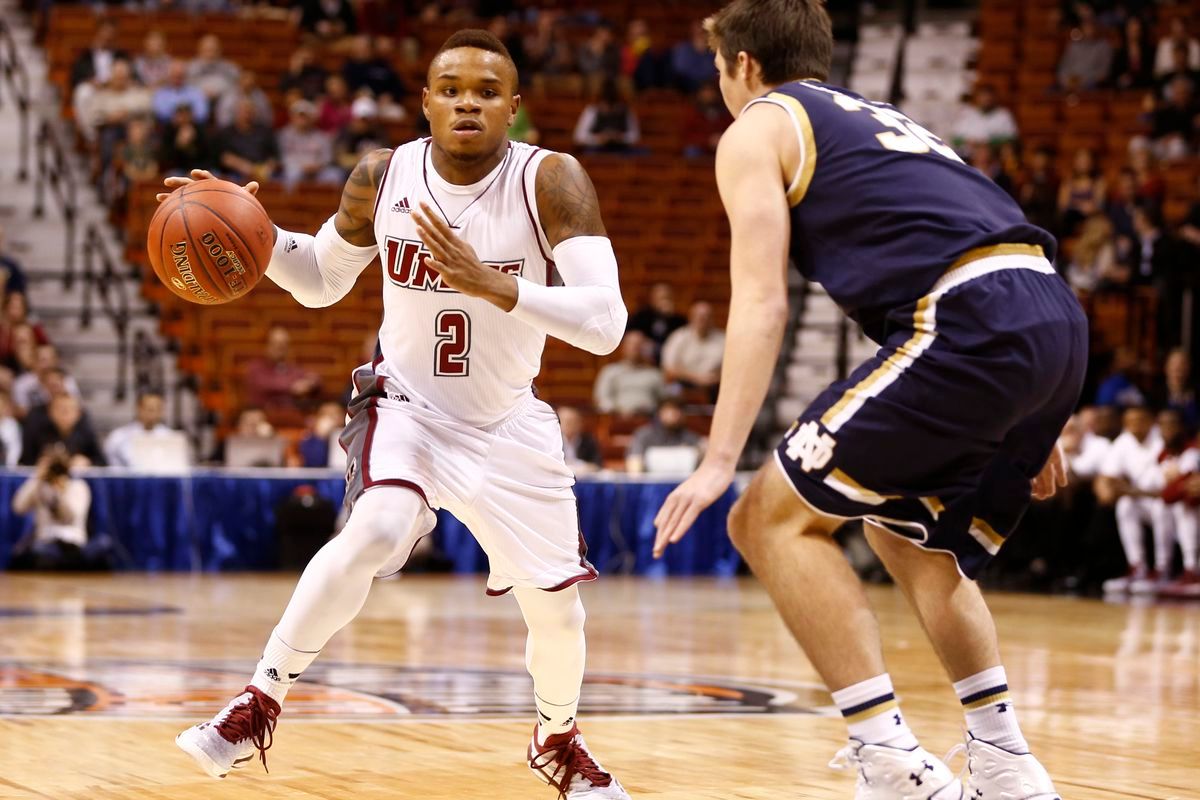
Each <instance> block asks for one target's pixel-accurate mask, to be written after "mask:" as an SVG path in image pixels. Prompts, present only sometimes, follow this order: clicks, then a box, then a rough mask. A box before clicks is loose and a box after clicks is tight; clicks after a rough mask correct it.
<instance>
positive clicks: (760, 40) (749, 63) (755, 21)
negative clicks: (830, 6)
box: [704, 0, 833, 117]
mask: <svg viewBox="0 0 1200 800" xmlns="http://www.w3.org/2000/svg"><path fill="white" fill-rule="evenodd" d="M704 30H705V31H707V32H708V43H709V46H710V47H711V48H712V50H713V52H714V53H716V62H717V70H718V71H719V72H720V73H721V95H722V96H723V97H724V98H725V105H726V106H727V107H728V108H729V113H731V114H733V115H734V116H735V117H736V116H738V115H739V114H741V113H742V109H743V108H745V107H746V104H747V103H749V102H750V101H751V100H753V99H754V98H756V97H759V96H760V95H762V94H763V93H764V92H766V91H767V90H768V89H770V88H773V87H775V86H779V85H780V84H783V83H787V82H788V81H798V80H803V79H805V78H814V79H816V80H819V81H823V80H827V79H828V78H829V67H830V65H831V63H832V62H833V24H832V22H830V20H829V14H828V13H826V11H825V2H824V0H733V2H732V3H730V4H729V5H727V6H725V7H724V8H722V9H721V10H720V11H718V12H717V13H716V14H713V15H712V16H711V17H709V18H708V19H706V20H705V21H704Z"/></svg>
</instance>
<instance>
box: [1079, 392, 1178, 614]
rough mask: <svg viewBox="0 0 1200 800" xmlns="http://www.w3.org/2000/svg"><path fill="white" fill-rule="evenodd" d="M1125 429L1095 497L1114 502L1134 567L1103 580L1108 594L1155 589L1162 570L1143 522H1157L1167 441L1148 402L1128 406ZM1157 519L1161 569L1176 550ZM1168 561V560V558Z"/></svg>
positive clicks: (1127, 554) (1102, 472)
mask: <svg viewBox="0 0 1200 800" xmlns="http://www.w3.org/2000/svg"><path fill="white" fill-rule="evenodd" d="M1123 427H1124V430H1123V431H1122V433H1121V435H1120V436H1118V437H1117V438H1116V439H1115V440H1114V441H1113V443H1112V446H1111V447H1110V448H1109V451H1108V455H1107V456H1106V457H1105V459H1104V463H1103V464H1102V465H1101V467H1100V476H1099V477H1098V478H1097V479H1096V497H1097V498H1098V499H1099V500H1100V502H1101V503H1102V504H1104V505H1106V506H1108V505H1115V506H1116V515H1117V530H1118V533H1119V534H1120V537H1121V548H1122V549H1123V550H1124V551H1125V560H1126V561H1127V562H1128V564H1129V572H1128V573H1127V574H1126V575H1125V576H1124V577H1122V578H1115V579H1113V580H1109V581H1105V582H1104V591H1105V593H1106V594H1108V593H1113V592H1124V591H1133V592H1137V593H1145V592H1152V591H1154V590H1155V589H1156V588H1157V584H1158V583H1159V576H1158V575H1156V574H1153V573H1152V572H1151V571H1150V570H1149V569H1148V568H1147V566H1146V558H1145V546H1144V544H1143V542H1142V537H1143V526H1144V525H1150V524H1154V522H1155V521H1156V517H1159V515H1158V514H1157V513H1156V505H1157V503H1158V496H1159V493H1160V492H1161V491H1162V484H1161V474H1160V473H1159V472H1158V469H1157V467H1158V456H1159V454H1160V453H1161V452H1162V447H1163V442H1162V439H1161V438H1160V437H1159V436H1158V434H1157V432H1156V431H1155V429H1154V415H1153V414H1151V413H1150V410H1149V409H1147V408H1145V407H1143V406H1134V407H1131V408H1129V409H1127V410H1126V411H1125V415H1124V419H1123ZM1158 521H1159V523H1160V524H1157V525H1154V539H1155V545H1156V546H1155V551H1156V554H1157V556H1158V558H1157V559H1156V560H1157V562H1158V563H1157V566H1158V568H1159V569H1164V568H1165V569H1167V570H1169V568H1170V559H1171V557H1172V556H1173V555H1174V553H1173V551H1172V549H1171V544H1172V542H1171V540H1170V538H1169V533H1168V531H1167V530H1166V526H1164V525H1162V524H1161V523H1162V520H1161V518H1160V519H1159V520H1158ZM1164 562H1165V563H1164Z"/></svg>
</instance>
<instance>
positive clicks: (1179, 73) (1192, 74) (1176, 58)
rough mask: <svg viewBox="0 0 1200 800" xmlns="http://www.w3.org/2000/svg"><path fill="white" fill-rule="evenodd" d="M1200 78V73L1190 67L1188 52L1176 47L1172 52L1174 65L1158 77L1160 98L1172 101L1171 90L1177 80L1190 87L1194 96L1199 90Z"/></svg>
mask: <svg viewBox="0 0 1200 800" xmlns="http://www.w3.org/2000/svg"><path fill="white" fill-rule="evenodd" d="M1198 78H1200V73H1197V72H1196V71H1195V70H1193V69H1192V68H1191V67H1190V66H1189V65H1188V55H1187V50H1186V49H1185V48H1183V47H1182V46H1178V45H1177V46H1176V47H1175V48H1174V50H1172V65H1171V68H1170V69H1169V70H1167V71H1166V72H1164V73H1163V74H1161V75H1159V76H1158V93H1157V94H1158V97H1159V98H1160V99H1162V100H1168V99H1170V94H1169V90H1170V87H1171V84H1172V83H1173V82H1175V81H1177V80H1181V81H1183V82H1184V83H1186V84H1187V85H1188V88H1189V89H1191V90H1192V93H1193V94H1194V93H1195V92H1196V90H1197V89H1200V87H1198V86H1197V85H1196V81H1197V79H1198Z"/></svg>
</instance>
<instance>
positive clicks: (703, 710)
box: [0, 660, 836, 720]
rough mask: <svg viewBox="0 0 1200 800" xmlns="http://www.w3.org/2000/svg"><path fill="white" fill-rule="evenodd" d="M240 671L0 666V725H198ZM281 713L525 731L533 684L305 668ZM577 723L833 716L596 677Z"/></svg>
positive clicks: (702, 685)
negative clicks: (53, 720) (483, 724)
mask: <svg viewBox="0 0 1200 800" xmlns="http://www.w3.org/2000/svg"><path fill="white" fill-rule="evenodd" d="M246 670H247V664H246V663H245V662H237V663H234V662H187V663H173V662H166V661H164V662H152V661H107V660H106V661H92V662H87V663H85V664H82V665H67V664H50V663H30V662H0V716H43V715H60V714H83V715H87V716H107V717H126V718H134V719H136V718H154V719H162V718H178V719H197V718H203V717H207V716H211V715H212V714H213V712H214V711H215V710H216V709H219V708H220V707H221V706H223V705H224V704H225V703H227V702H228V701H229V699H230V698H231V697H232V696H233V694H234V692H236V691H237V690H238V689H239V688H240V687H241V686H243V685H245V682H246V675H247V672H246ZM287 710H288V716H289V717H291V718H295V717H308V718H313V719H328V720H335V719H337V720H351V719H359V720H361V719H364V718H368V719H378V720H386V719H394V720H399V719H404V718H408V719H413V718H420V717H443V718H444V717H488V718H503V717H519V718H522V719H523V718H526V717H528V716H529V715H530V714H532V713H533V684H532V682H531V681H530V679H529V676H528V675H527V674H525V673H524V672H522V671H516V670H511V671H509V670H492V669H481V670H471V669H460V668H457V667H412V666H394V665H390V664H337V663H329V664H314V665H313V666H312V667H310V668H309V669H308V671H306V672H305V673H304V677H303V678H302V679H301V681H300V682H299V683H297V684H296V686H295V687H294V688H293V689H292V690H291V692H290V693H289V694H288V701H287ZM580 714H581V715H586V716H589V717H592V716H603V715H621V716H625V715H643V714H644V715H661V714H703V715H723V714H818V715H822V716H833V715H835V714H836V709H835V708H833V706H832V705H831V702H830V698H829V693H828V692H827V691H826V690H825V689H824V688H823V687H821V686H819V685H817V684H805V683H781V682H770V683H749V682H741V681H735V680H726V679H713V678H703V677H698V676H668V675H632V674H605V673H597V674H592V675H589V676H588V677H587V679H586V680H585V682H584V687H583V703H582V705H581V707H580Z"/></svg>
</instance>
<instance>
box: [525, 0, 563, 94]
mask: <svg viewBox="0 0 1200 800" xmlns="http://www.w3.org/2000/svg"><path fill="white" fill-rule="evenodd" d="M560 20H561V12H560V11H558V10H556V9H550V8H545V9H542V10H541V11H539V12H538V16H537V22H536V23H535V24H534V29H533V31H532V32H531V33H530V34H529V35H528V36H526V37H525V47H524V50H525V58H526V60H527V62H528V65H529V69H530V71H531V72H532V73H533V75H534V78H535V85H539V84H540V79H541V78H542V77H543V76H547V75H550V76H555V75H565V74H567V73H569V72H571V71H572V69H574V66H575V60H574V58H573V56H572V53H571V47H570V45H569V44H568V43H567V41H566V39H565V38H564V37H563V33H562V27H561V25H560Z"/></svg>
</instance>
